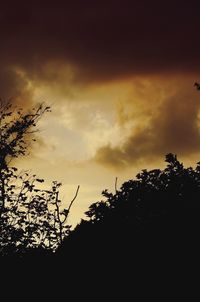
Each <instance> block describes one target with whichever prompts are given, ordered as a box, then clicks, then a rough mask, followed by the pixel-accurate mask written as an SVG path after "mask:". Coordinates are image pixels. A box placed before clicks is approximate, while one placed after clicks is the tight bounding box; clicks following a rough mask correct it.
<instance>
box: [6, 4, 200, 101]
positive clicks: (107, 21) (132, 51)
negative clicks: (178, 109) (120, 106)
mask: <svg viewBox="0 0 200 302" xmlns="http://www.w3.org/2000/svg"><path fill="white" fill-rule="evenodd" d="M198 8H199V3H198V2H197V1H194V0H193V1H190V3H189V4H188V3H183V2H182V1H173V2H172V1H168V2H165V3H163V2H162V3H161V2H160V1H158V0H157V1H150V2H149V1H130V0H129V1H128V0H126V1H117V0H115V1H111V0H109V1H105V0H102V1H95V2H94V1H84V3H83V1H80V0H78V1H76V2H74V3H73V2H69V1H58V2H56V4H55V3H54V4H52V3H50V2H46V1H44V2H43V3H40V5H39V6H38V5H37V4H36V2H35V1H29V2H28V3H27V1H18V2H17V4H14V3H12V5H10V4H9V3H7V2H6V3H4V4H2V5H1V12H0V37H1V53H0V63H1V70H0V79H1V83H0V94H1V95H2V96H4V95H6V96H7V95H9V96H11V97H13V98H19V99H21V100H22V99H24V100H25V99H27V98H28V97H29V98H30V99H31V98H32V97H33V94H34V89H35V87H36V86H37V85H41V84H42V83H43V84H44V85H54V86H53V87H54V89H61V87H62V89H63V90H64V91H65V92H66V93H68V92H70V93H71V91H70V89H69V87H70V85H71V84H72V82H73V83H75V84H76V85H78V84H80V83H82V84H84V85H86V84H87V85H88V84H92V83H96V82H107V81H112V80H113V79H117V78H118V79H122V78H127V77H132V76H134V75H138V74H140V75H146V74H149V75H151V74H158V73H177V72H178V73H180V72H187V73H189V72H192V73H194V72H197V73H198V72H199V68H200V57H199V53H200V43H199V41H198V40H199V39H198V37H197V34H196V33H197V32H198V31H197V30H198V28H199V22H200V21H199V9H198ZM69 69H70V71H69ZM16 70H20V72H21V73H23V77H22V74H21V75H20V74H19V73H18V72H16ZM66 74H67V76H66ZM27 82H28V83H27ZM30 83H31V85H32V86H30ZM64 87H65V88H66V89H64ZM27 93H28V94H27Z"/></svg>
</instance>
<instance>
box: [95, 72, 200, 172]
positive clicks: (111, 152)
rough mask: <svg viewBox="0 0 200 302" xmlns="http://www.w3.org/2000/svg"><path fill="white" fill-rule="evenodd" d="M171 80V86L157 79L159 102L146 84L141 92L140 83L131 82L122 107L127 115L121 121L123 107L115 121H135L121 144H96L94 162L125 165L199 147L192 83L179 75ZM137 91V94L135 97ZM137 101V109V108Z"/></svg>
mask: <svg viewBox="0 0 200 302" xmlns="http://www.w3.org/2000/svg"><path fill="white" fill-rule="evenodd" d="M175 81H176V85H175V83H174V81H172V82H173V83H171V84H172V86H171V89H170V87H169V85H168V84H166V83H165V82H163V81H160V83H159V85H160V88H159V90H158V95H159V96H160V102H157V101H156V99H157V96H156V94H155V92H154V94H153V93H152V89H150V88H151V87H149V86H150V85H147V86H146V87H145V86H144V85H143V90H142V91H143V92H142V94H140V87H139V88H138V86H137V85H136V86H135V90H136V92H135V96H134V95H133V96H132V101H131V100H130V99H129V100H128V101H126V102H124V107H126V106H128V112H129V115H127V114H126V118H125V120H124V121H123V119H122V117H121V114H122V112H123V111H122V110H120V111H119V121H118V122H119V124H120V125H121V127H123V126H124V123H129V122H132V121H133V120H134V122H135V124H133V125H132V128H131V129H130V134H129V136H128V137H127V138H126V140H125V142H123V143H122V144H121V145H118V146H116V147H113V146H110V145H109V144H107V145H105V146H102V147H101V148H99V149H98V150H97V153H96V155H95V160H96V161H97V162H99V163H101V164H104V165H106V166H109V167H115V168H125V167H129V166H130V165H134V164H136V163H139V162H142V161H146V162H150V161H152V160H156V159H157V158H158V157H159V156H160V155H163V156H164V155H165V154H167V153H169V152H173V153H178V155H181V156H189V155H190V154H194V153H198V152H199V151H200V133H199V110H200V95H199V92H198V91H196V90H195V89H194V88H193V87H192V81H191V79H188V78H187V79H184V78H179V79H176V80H175ZM142 82H143V83H145V81H142V80H141V85H142ZM190 83H191V84H190ZM151 84H152V85H153V83H151ZM159 85H157V86H159ZM150 91H151V93H149V96H148V92H150ZM139 95H140V97H141V98H139V99H138V97H139ZM136 96H137V98H136V100H135V101H134V97H136ZM153 99H154V103H153V102H152V100H153ZM139 103H141V104H140V105H141V106H140V107H139V108H140V110H137V107H138V106H139V105H138V104H139ZM145 105H146V106H145ZM123 114H124V113H123ZM134 116H135V119H134ZM122 121H123V122H122ZM125 133H126V132H125Z"/></svg>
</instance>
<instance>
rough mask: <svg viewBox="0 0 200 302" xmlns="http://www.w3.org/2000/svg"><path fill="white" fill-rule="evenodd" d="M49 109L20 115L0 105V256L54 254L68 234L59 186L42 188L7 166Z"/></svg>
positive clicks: (24, 147)
mask: <svg viewBox="0 0 200 302" xmlns="http://www.w3.org/2000/svg"><path fill="white" fill-rule="evenodd" d="M49 111H50V107H46V106H44V105H43V104H41V105H39V106H37V107H36V108H34V109H32V110H31V111H29V112H28V113H24V111H23V110H22V109H18V108H13V106H12V104H11V103H7V102H1V103H0V234H1V236H0V255H8V254H10V253H11V254H13V253H18V254H21V253H22V254H24V253H26V252H27V251H29V250H31V249H38V250H39V248H42V249H45V250H50V251H55V250H56V249H57V247H58V246H59V245H60V244H61V243H62V241H63V240H64V238H66V236H67V235H68V233H69V230H70V226H69V225H67V217H68V214H69V211H70V208H71V206H72V204H73V202H74V200H75V198H76V196H77V194H78V190H79V187H78V188H77V191H76V195H75V197H74V199H73V200H72V201H71V203H70V205H69V207H68V209H63V208H62V205H61V200H60V199H59V188H60V186H61V183H58V182H56V181H54V182H53V183H52V187H51V188H50V189H49V190H47V189H44V185H43V184H42V183H43V182H44V180H43V179H39V178H37V177H36V175H30V174H29V173H27V172H26V171H24V172H23V171H22V172H19V171H18V169H17V168H15V167H11V166H10V163H11V161H12V159H13V158H17V157H19V156H22V155H25V154H26V151H27V147H28V145H29V143H30V141H31V140H34V141H35V137H34V133H35V132H37V130H34V127H36V125H37V122H38V121H39V119H40V118H41V117H42V115H43V114H44V113H45V112H49Z"/></svg>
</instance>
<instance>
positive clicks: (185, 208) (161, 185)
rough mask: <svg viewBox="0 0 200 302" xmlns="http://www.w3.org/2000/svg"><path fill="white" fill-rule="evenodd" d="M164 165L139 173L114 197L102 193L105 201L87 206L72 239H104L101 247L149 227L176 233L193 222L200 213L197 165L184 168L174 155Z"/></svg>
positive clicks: (106, 192) (170, 155) (199, 164)
mask: <svg viewBox="0 0 200 302" xmlns="http://www.w3.org/2000/svg"><path fill="white" fill-rule="evenodd" d="M166 162H167V167H166V168H165V169H164V170H161V169H154V170H151V171H147V170H142V171H141V173H139V174H138V175H137V176H136V179H133V180H129V181H127V182H125V183H124V184H123V185H122V187H121V188H120V190H116V192H115V193H114V194H113V193H110V192H108V191H107V190H105V191H103V193H102V194H103V196H104V199H103V200H101V201H99V202H96V203H93V204H92V205H91V206H90V207H89V210H88V211H87V212H86V215H87V220H82V222H81V223H80V224H79V225H78V226H77V227H76V229H75V231H74V233H72V234H71V237H72V238H73V237H74V238H75V237H76V238H80V237H82V238H83V236H86V237H87V234H89V233H90V234H91V236H92V238H95V236H96V237H98V240H99V241H100V238H102V236H103V238H104V239H102V240H103V241H101V242H102V244H103V245H104V244H105V242H106V241H105V240H107V239H108V240H107V243H106V244H109V242H110V241H111V240H113V238H116V237H117V240H119V238H120V236H121V238H122V237H125V236H128V237H129V239H130V238H132V235H133V233H135V232H139V231H141V230H149V231H150V227H152V226H155V228H154V231H155V230H156V232H157V231H159V228H160V229H161V226H163V225H164V224H166V225H165V226H167V229H168V230H169V227H171V228H172V229H173V228H174V229H173V230H175V228H176V227H177V226H178V227H179V225H182V227H183V225H185V226H186V225H187V226H188V225H189V224H190V223H193V221H194V220H195V219H196V218H195V217H196V215H197V214H198V215H199V214H200V213H199V212H200V202H199V198H200V163H197V166H196V168H191V167H189V168H185V167H184V166H183V164H182V163H180V162H179V161H178V160H177V157H176V155H173V154H168V155H166ZM172 221H173V226H172ZM189 221H190V222H189ZM170 223H171V226H169V225H170ZM175 224H176V226H175ZM173 230H172V232H173ZM95 234H96V235H95ZM130 234H131V236H130ZM135 234H136V233H135ZM91 236H90V240H91ZM108 236H109V238H108ZM106 238H107V239H106ZM98 240H97V241H98ZM106 244H105V245H106Z"/></svg>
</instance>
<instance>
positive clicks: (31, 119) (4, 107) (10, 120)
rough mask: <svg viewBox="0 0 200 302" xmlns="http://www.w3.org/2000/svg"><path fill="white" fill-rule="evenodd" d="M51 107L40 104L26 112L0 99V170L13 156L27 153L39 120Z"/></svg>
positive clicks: (5, 166)
mask: <svg viewBox="0 0 200 302" xmlns="http://www.w3.org/2000/svg"><path fill="white" fill-rule="evenodd" d="M45 112H50V107H48V106H44V105H43V104H40V105H39V106H37V107H36V108H33V109H32V111H29V112H28V113H24V111H23V109H22V108H13V105H12V104H11V103H10V102H4V101H0V144H1V148H0V170H1V169H5V168H7V166H8V164H9V163H10V161H11V160H12V159H13V158H16V157H18V156H21V155H25V154H26V151H27V146H28V142H29V140H30V138H31V139H32V140H35V138H33V137H32V135H33V134H34V133H35V132H37V130H34V127H36V125H37V122H38V121H39V119H40V118H41V117H42V116H43V114H44V113H45Z"/></svg>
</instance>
